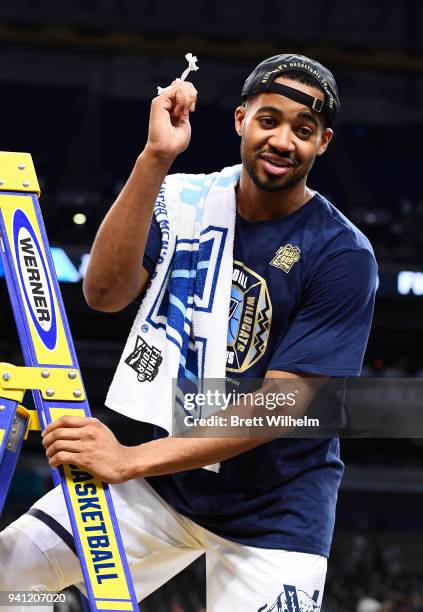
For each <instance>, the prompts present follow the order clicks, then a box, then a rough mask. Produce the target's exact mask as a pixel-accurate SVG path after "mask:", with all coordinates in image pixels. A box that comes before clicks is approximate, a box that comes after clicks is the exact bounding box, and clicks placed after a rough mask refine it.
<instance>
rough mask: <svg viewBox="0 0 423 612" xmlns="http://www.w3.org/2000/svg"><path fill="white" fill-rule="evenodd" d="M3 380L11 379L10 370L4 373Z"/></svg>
mask: <svg viewBox="0 0 423 612" xmlns="http://www.w3.org/2000/svg"><path fill="white" fill-rule="evenodd" d="M3 380H6V381H7V380H10V374H9V372H5V373H4V374H3Z"/></svg>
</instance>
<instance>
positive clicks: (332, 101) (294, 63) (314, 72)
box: [241, 53, 341, 126]
mask: <svg viewBox="0 0 423 612" xmlns="http://www.w3.org/2000/svg"><path fill="white" fill-rule="evenodd" d="M294 70H295V71H296V72H303V73H304V74H308V75H309V76H311V77H312V78H313V79H314V80H315V81H316V86H318V87H319V88H321V89H323V91H324V93H325V100H324V102H322V100H321V99H320V98H314V97H313V96H309V95H308V94H306V93H304V92H302V91H300V90H299V89H296V88H295V87H287V86H286V85H282V84H281V83H274V80H275V78H276V77H278V76H281V75H283V73H284V72H292V71H294ZM262 91H268V92H272V93H278V94H280V95H282V96H286V97H287V98H291V99H292V100H295V101H296V102H299V103H301V104H305V105H306V106H309V107H310V108H312V109H313V110H315V111H316V112H318V113H322V114H323V115H324V116H325V117H326V119H327V124H328V125H329V126H330V125H332V124H333V122H334V121H335V118H336V116H337V114H338V112H339V110H340V106H341V105H340V102H339V96H338V88H337V86H336V82H335V78H334V76H333V74H332V73H331V71H330V70H328V69H327V68H326V67H325V66H323V65H322V64H320V63H319V62H316V61H315V60H312V59H310V58H309V57H306V56H305V55H293V54H290V53H283V54H282V55H274V56H273V57H269V58H267V59H265V60H264V61H263V62H261V63H260V64H259V65H258V66H256V67H255V68H254V70H253V72H252V73H251V74H250V76H249V77H248V79H247V80H246V81H245V83H244V87H243V88H242V94H241V95H242V99H243V101H245V100H246V98H247V96H250V95H252V94H255V93H259V92H262Z"/></svg>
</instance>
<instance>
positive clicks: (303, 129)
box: [297, 127, 313, 138]
mask: <svg viewBox="0 0 423 612" xmlns="http://www.w3.org/2000/svg"><path fill="white" fill-rule="evenodd" d="M297 132H298V134H299V135H300V136H302V137H303V138H309V137H310V136H311V135H312V133H313V132H312V131H311V130H310V128H306V127H300V128H298V129H297Z"/></svg>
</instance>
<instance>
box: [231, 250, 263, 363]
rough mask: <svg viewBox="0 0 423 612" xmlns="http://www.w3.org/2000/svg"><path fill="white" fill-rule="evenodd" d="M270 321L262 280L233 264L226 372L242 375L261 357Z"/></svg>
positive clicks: (246, 269) (245, 268)
mask: <svg viewBox="0 0 423 612" xmlns="http://www.w3.org/2000/svg"><path fill="white" fill-rule="evenodd" d="M271 322H272V304H271V301H270V296H269V291H268V288H267V283H266V281H265V279H264V278H262V277H261V276H259V275H258V274H257V273H256V272H254V271H253V270H251V269H250V268H247V267H246V266H243V264H242V263H241V262H239V261H234V267H233V274H232V293H231V302H230V308H229V324H228V348H227V360H226V369H227V370H228V371H229V372H245V370H247V369H248V368H250V367H251V366H252V365H254V364H255V363H256V362H257V361H258V360H259V359H260V358H261V357H262V356H263V354H264V352H265V351H266V347H267V341H268V338H269V330H270V324H271Z"/></svg>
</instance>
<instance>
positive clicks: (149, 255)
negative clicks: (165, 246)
mask: <svg viewBox="0 0 423 612" xmlns="http://www.w3.org/2000/svg"><path fill="white" fill-rule="evenodd" d="M161 245H162V234H161V232H160V227H159V224H158V223H157V219H156V217H155V216H154V215H153V218H152V220H151V225H150V231H149V232H148V238H147V244H146V246H145V251H144V259H143V266H144V268H145V269H146V270H148V272H149V273H150V274H153V272H154V269H155V267H156V264H157V260H158V258H159V255H160V248H161Z"/></svg>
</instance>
